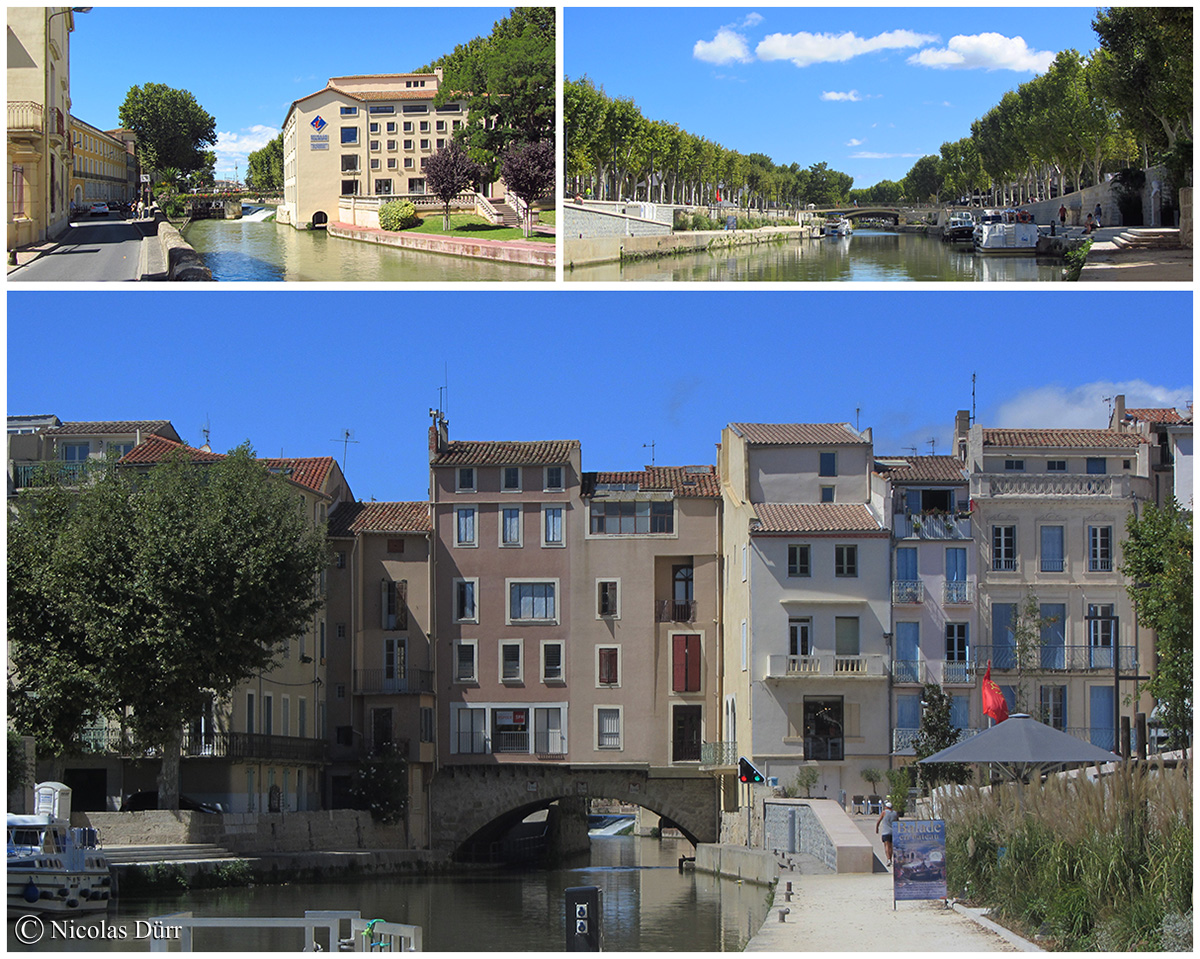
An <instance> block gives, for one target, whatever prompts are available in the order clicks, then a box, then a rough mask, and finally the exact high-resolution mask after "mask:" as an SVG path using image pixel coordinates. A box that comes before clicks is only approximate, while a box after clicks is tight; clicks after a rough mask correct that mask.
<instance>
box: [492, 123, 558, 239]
mask: <svg viewBox="0 0 1200 959" xmlns="http://www.w3.org/2000/svg"><path fill="white" fill-rule="evenodd" d="M500 173H501V176H503V177H504V183H505V185H506V186H507V187H508V190H509V192H510V193H513V194H515V195H517V196H518V197H520V198H521V199H522V200H524V201H525V216H524V218H523V227H524V232H525V235H526V236H529V232H530V230H531V229H532V226H533V204H534V201H536V200H537V199H538V197H540V196H542V195H543V194H544V193H546V192H547V191H548V190H549V189H550V188H551V187H552V186H554V144H553V143H551V142H550V141H549V140H543V141H541V142H540V143H526V144H523V145H521V146H517V147H512V148H510V149H509V150H508V152H507V153H505V154H504V163H503V164H502V165H501V167H500Z"/></svg>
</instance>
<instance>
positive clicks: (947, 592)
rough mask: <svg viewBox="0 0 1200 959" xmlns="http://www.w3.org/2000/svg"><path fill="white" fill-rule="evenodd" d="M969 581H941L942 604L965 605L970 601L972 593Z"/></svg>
mask: <svg viewBox="0 0 1200 959" xmlns="http://www.w3.org/2000/svg"><path fill="white" fill-rule="evenodd" d="M973 592H974V591H973V590H972V589H971V584H970V583H951V582H945V583H942V605H943V606H967V605H970V603H971V601H972V595H971V594H972V593H973Z"/></svg>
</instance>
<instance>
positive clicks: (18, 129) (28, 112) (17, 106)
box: [8, 100, 46, 134]
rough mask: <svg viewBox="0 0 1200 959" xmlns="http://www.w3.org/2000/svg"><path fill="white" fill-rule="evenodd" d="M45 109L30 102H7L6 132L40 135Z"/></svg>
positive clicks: (38, 104)
mask: <svg viewBox="0 0 1200 959" xmlns="http://www.w3.org/2000/svg"><path fill="white" fill-rule="evenodd" d="M45 110H46V108H45V107H44V106H43V105H42V104H40V103H34V102H33V101H32V100H9V101H8V132H9V133H10V134H12V133H25V134H28V133H42V132H43V129H44V128H43V124H44V123H45V116H46V113H45Z"/></svg>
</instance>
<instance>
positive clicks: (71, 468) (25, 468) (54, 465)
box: [12, 460, 99, 489]
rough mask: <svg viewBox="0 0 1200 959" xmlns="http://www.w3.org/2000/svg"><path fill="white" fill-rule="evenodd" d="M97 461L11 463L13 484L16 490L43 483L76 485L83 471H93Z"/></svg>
mask: <svg viewBox="0 0 1200 959" xmlns="http://www.w3.org/2000/svg"><path fill="white" fill-rule="evenodd" d="M98 463H99V461H95V462H91V463H59V462H57V461H56V460H45V461H43V462H40V463H13V467H12V470H13V483H14V484H15V485H16V487H17V489H24V488H25V487H27V486H32V485H34V484H35V483H36V484H44V483H77V482H79V477H80V476H81V475H82V474H83V472H84V471H85V470H88V469H95V468H96V467H97V465H98Z"/></svg>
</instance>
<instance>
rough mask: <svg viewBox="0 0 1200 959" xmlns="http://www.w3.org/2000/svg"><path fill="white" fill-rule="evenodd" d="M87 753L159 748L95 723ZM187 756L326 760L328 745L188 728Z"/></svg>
mask: <svg viewBox="0 0 1200 959" xmlns="http://www.w3.org/2000/svg"><path fill="white" fill-rule="evenodd" d="M81 739H82V742H83V749H84V752H88V753H94V754H100V755H116V756H126V757H156V756H159V755H160V754H161V751H160V750H159V749H158V748H150V749H137V748H135V746H134V744H133V740H132V737H131V736H130V735H129V732H128V730H122V729H121V728H120V727H119V726H103V725H102V726H94V727H91V728H89V729H85V730H84V731H83V733H82V734H81ZM180 751H181V753H182V755H183V757H184V758H185V759H204V758H211V759H263V760H275V761H282V762H306V763H309V762H311V763H322V762H325V758H326V754H327V752H328V747H327V744H326V742H325V740H323V739H308V738H305V737H301V736H273V735H269V734H266V733H229V732H218V731H208V730H193V729H187V730H185V731H184V734H183V739H182V741H181V743H180Z"/></svg>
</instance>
